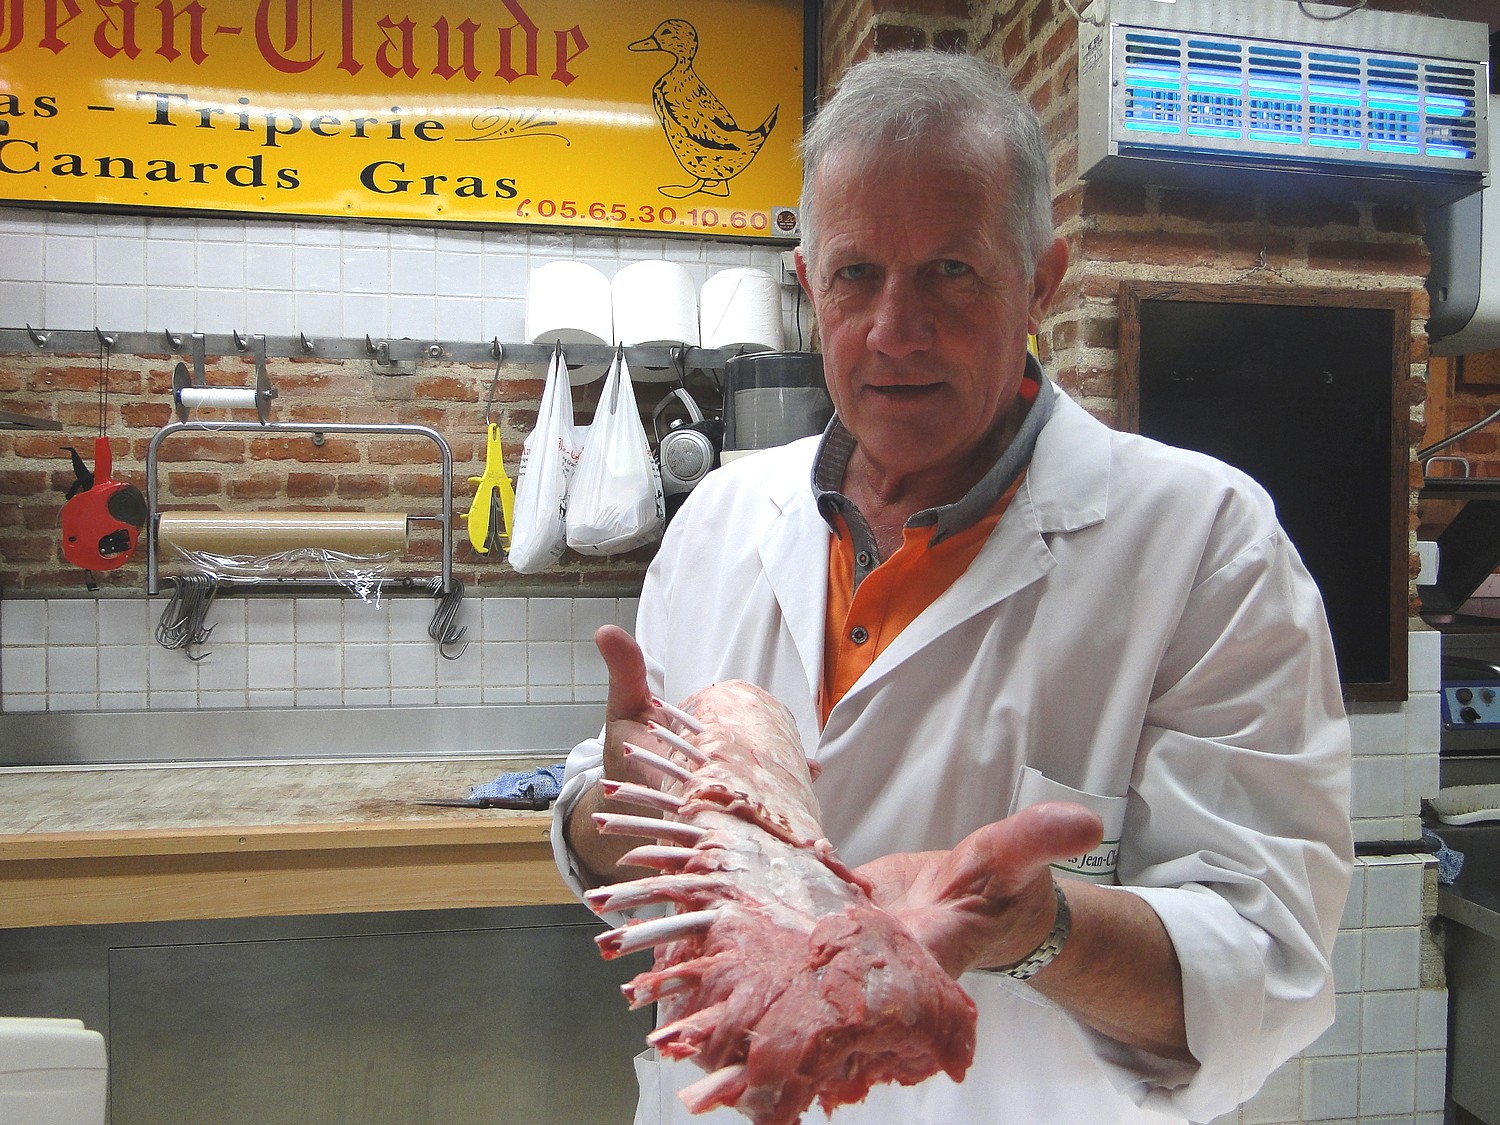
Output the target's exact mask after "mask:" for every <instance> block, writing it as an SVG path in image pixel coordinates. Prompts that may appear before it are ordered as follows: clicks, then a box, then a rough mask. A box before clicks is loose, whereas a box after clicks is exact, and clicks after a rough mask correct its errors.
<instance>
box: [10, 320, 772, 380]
mask: <svg viewBox="0 0 1500 1125" xmlns="http://www.w3.org/2000/svg"><path fill="white" fill-rule="evenodd" d="M104 338H107V339H108V340H109V341H110V343H109V345H108V346H109V350H110V352H111V353H112V354H114V355H142V356H157V355H159V356H169V357H170V356H183V357H187V358H194V357H193V351H194V350H195V349H196V351H197V359H198V362H199V363H201V362H202V356H203V355H204V354H205V353H207V354H212V355H219V356H228V355H245V354H247V353H248V351H249V350H250V340H251V338H252V337H251V334H250V333H240V332H238V331H236V332H232V333H219V334H213V333H201V332H200V333H182V332H172V331H171V330H169V329H163V330H162V331H160V332H109V333H104V332H102V331H101V330H100V329H98V328H84V329H67V328H57V329H51V330H48V329H46V328H34V327H32V326H31V325H29V324H28V325H26V326H25V327H23V328H0V354H22V355H24V354H27V353H35V352H45V353H50V354H53V355H92V354H94V353H96V352H98V351H99V347H100V341H101V339H104ZM255 338H256V339H257V340H264V341H265V352H264V355H265V356H266V358H295V359H309V358H311V359H368V360H372V361H376V362H379V363H381V364H390V363H400V362H413V361H418V360H427V361H429V362H432V361H436V360H441V361H445V362H448V363H494V362H495V360H496V359H497V358H501V357H502V356H503V358H504V360H505V362H507V363H518V364H525V365H535V366H538V367H546V365H547V360H548V359H550V358H551V356H552V349H553V347H554V345H553V344H509V343H503V342H501V341H500V340H499V339H494V340H486V341H483V342H475V341H461V340H413V339H386V338H380V339H377V338H373V337H370V336H357V337H355V336H349V337H339V338H333V339H328V338H323V337H319V338H318V339H316V340H314V339H309V338H308V336H307V334H306V333H298V334H297V335H295V336H260V335H258V334H257V335H256V336H255ZM190 341H191V342H192V345H193V346H191V347H188V348H185V347H184V344H185V343H189V342H190ZM615 347H616V346H615V345H613V344H570V345H567V346H566V347H565V348H564V351H565V352H566V353H567V358H568V361H569V362H570V363H572V364H584V365H587V366H600V367H602V366H605V365H607V364H608V363H609V361H610V360H611V359H613V358H614V355H615ZM761 350H764V349H760V348H743V347H738V348H698V347H681V346H668V345H661V346H659V347H627V348H626V349H625V359H626V361H627V362H628V363H629V364H630V365H631V366H633V367H649V368H659V369H661V368H678V369H679V370H691V369H694V368H697V369H703V368H721V367H723V366H724V365H725V364H726V363H728V362H729V360H731V359H733V358H734V357H735V356H737V355H740V354H742V353H744V352H747V351H761Z"/></svg>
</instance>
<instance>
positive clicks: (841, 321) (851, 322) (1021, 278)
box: [798, 151, 1067, 477]
mask: <svg viewBox="0 0 1500 1125" xmlns="http://www.w3.org/2000/svg"><path fill="white" fill-rule="evenodd" d="M1008 179H1009V178H1008V177H1003V178H1000V179H995V178H993V177H992V176H990V177H987V176H976V175H975V174H974V169H973V168H972V167H971V166H970V165H969V164H968V163H967V162H964V161H960V160H958V159H956V158H954V157H953V156H951V155H948V154H947V153H946V152H941V151H939V152H930V153H928V154H927V158H926V159H923V160H913V161H910V162H906V161H903V162H901V163H899V164H888V165H881V166H876V167H874V168H870V169H866V170H857V169H856V168H854V167H853V165H852V162H849V161H844V160H841V159H840V158H839V155H838V154H837V153H835V154H834V155H833V156H832V157H831V158H830V160H829V161H827V162H826V163H825V164H824V166H823V167H822V168H821V169H820V170H819V173H818V176H817V182H816V185H815V190H816V194H817V199H818V200H819V208H818V215H819V228H818V229H819V231H820V238H819V246H818V247H817V248H816V251H815V252H816V261H814V262H813V263H811V264H810V265H808V264H807V263H804V262H802V261H801V258H800V255H799V261H798V266H799V275H800V276H801V278H802V282H803V285H804V287H805V288H806V289H807V291H808V293H809V295H810V296H811V298H812V301H813V307H814V309H815V310H816V311H817V315H818V324H819V327H820V330H821V332H822V337H823V364H824V373H825V377H826V379H827V381H828V391H829V394H830V396H831V397H832V398H833V402H834V406H835V407H836V408H837V409H838V413H839V417H840V418H841V419H842V420H843V423H844V425H845V426H847V427H848V429H849V431H850V432H851V433H852V434H853V435H854V436H855V439H856V440H857V441H858V443H859V447H860V449H861V451H862V453H863V454H864V455H865V456H866V457H868V458H869V459H870V460H871V462H873V464H874V466H875V467H876V468H877V471H880V472H883V473H885V474H893V475H895V476H897V477H900V476H909V475H913V474H921V473H927V472H932V473H934V474H943V473H947V472H956V473H959V474H963V473H964V470H965V468H966V466H969V465H970V464H971V461H972V459H974V458H980V459H983V458H984V457H986V456H992V455H993V449H988V448H987V447H986V446H985V444H984V443H985V439H986V437H987V436H989V435H991V433H992V432H993V431H994V429H995V426H996V423H997V421H998V420H999V419H1000V418H1001V417H1002V416H1003V415H1004V414H1005V412H1006V411H1007V410H1008V409H1009V408H1010V406H1011V405H1012V403H1013V402H1014V401H1015V397H1016V391H1017V388H1018V387H1019V386H1020V383H1021V379H1022V376H1023V373H1024V363H1025V350H1026V336H1027V333H1028V332H1034V331H1036V329H1037V326H1038V325H1039V324H1040V322H1041V318H1042V314H1043V313H1044V312H1045V310H1046V308H1047V306H1048V305H1049V304H1050V303H1051V299H1052V296H1053V294H1054V293H1055V291H1056V287H1057V284H1058V282H1060V281H1061V279H1062V273H1063V271H1064V270H1065V269H1066V265H1067V256H1066V252H1065V250H1064V249H1063V244H1062V243H1061V242H1057V243H1055V244H1054V246H1053V248H1052V250H1051V251H1049V253H1048V254H1047V255H1044V258H1043V262H1042V263H1041V264H1040V265H1039V266H1038V268H1037V271H1036V276H1035V278H1034V279H1033V280H1032V281H1030V282H1028V281H1027V280H1026V277H1025V273H1024V271H1023V270H1022V269H1021V265H1020V261H1019V259H1018V256H1017V250H1016V249H1015V247H1014V246H1013V245H1012V244H1011V242H1010V241H1009V240H1007V239H1006V238H1005V237H1004V236H1003V234H1002V227H1001V222H1000V205H1001V203H1002V202H1003V199H1004V195H1003V193H1004V192H1005V191H1007V190H1008Z"/></svg>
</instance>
